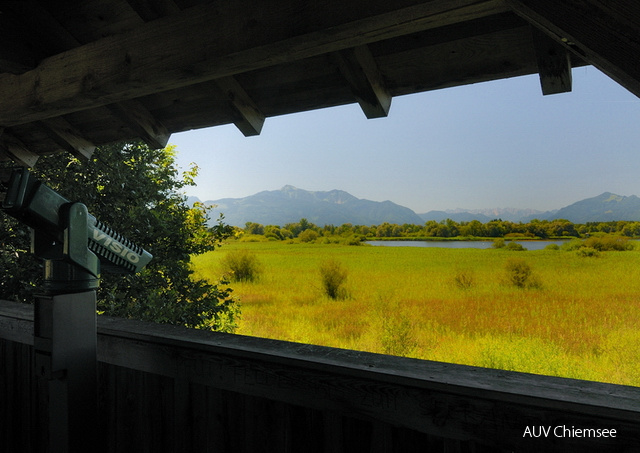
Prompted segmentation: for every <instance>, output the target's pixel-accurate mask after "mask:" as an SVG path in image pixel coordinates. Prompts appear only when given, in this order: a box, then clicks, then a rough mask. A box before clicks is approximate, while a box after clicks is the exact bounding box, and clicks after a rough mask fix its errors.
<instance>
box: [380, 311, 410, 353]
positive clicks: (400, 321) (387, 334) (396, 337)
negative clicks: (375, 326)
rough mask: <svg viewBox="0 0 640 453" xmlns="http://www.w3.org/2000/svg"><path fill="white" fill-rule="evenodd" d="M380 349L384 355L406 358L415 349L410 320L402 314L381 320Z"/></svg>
mask: <svg viewBox="0 0 640 453" xmlns="http://www.w3.org/2000/svg"><path fill="white" fill-rule="evenodd" d="M380 341H381V342H382V348H383V350H384V353H385V354H389V355H395V356H399V357H406V356H408V355H409V354H410V353H411V352H412V351H413V350H414V349H415V347H416V342H415V339H414V338H413V332H412V326H411V320H410V319H409V318H408V317H407V316H406V315H405V314H404V313H398V312H396V313H393V314H392V315H391V316H386V317H384V318H382V338H381V339H380Z"/></svg>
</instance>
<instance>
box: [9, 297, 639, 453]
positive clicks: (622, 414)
mask: <svg viewBox="0 0 640 453" xmlns="http://www.w3.org/2000/svg"><path fill="white" fill-rule="evenodd" d="M18 305H19V304H13V303H10V302H0V337H7V336H8V337H11V336H12V335H10V334H5V333H4V331H5V330H6V326H7V325H13V328H12V329H13V330H11V329H10V331H13V332H20V335H22V337H23V339H25V338H26V337H25V335H24V332H25V331H27V330H28V329H27V327H26V326H28V324H29V323H30V322H31V321H30V319H29V318H30V315H29V310H30V308H31V307H29V306H22V307H21V306H18ZM17 336H19V335H13V338H9V339H12V341H16V339H15V338H16V337H17ZM98 337H99V339H98V355H99V357H98V358H99V360H100V361H102V362H105V363H110V364H114V365H118V366H123V367H127V368H131V369H136V370H140V371H145V372H149V373H154V374H160V375H164V376H168V377H173V378H176V379H184V380H187V381H189V382H194V383H199V384H204V385H209V386H213V387H218V388H221V389H225V390H231V391H236V392H240V393H246V394H251V395H255V396H261V397H266V398H270V399H275V400H280V401H284V402H288V403H291V404H298V405H306V406H308V407H315V408H319V409H328V410H341V411H344V410H347V411H349V412H351V413H353V414H357V415H358V416H364V417H372V418H374V419H378V420H383V421H386V422H390V423H395V424H398V425H400V426H406V427H409V428H412V429H416V430H419V431H423V432H428V433H432V434H437V435H442V436H445V437H446V436H448V437H450V438H456V439H470V440H476V441H480V442H484V443H486V442H487V436H491V439H496V438H502V439H504V442H506V443H505V444H504V445H502V446H505V445H506V446H507V447H511V446H517V445H519V442H522V441H521V439H522V437H523V433H524V429H525V427H526V426H529V425H536V426H537V425H549V424H551V423H562V424H566V425H568V426H573V425H575V426H577V427H591V428H613V427H615V428H617V429H618V432H619V433H625V436H626V440H625V444H624V445H625V446H627V445H633V446H635V447H640V388H637V387H629V386H621V385H613V384H605V383H598V382H589V381H581V380H574V379H565V378H558V377H550V376H538V375H532V374H525V373H518V372H510V371H501V370H493V369H485V368H477V367H470V366H464V365H455V364H449V363H440V362H431V361H424V360H416V359H409V358H401V357H393V356H387V355H381V354H373V353H366V352H359V351H351V350H343V349H335V348H328V347H322V346H313V345H306V344H298V343H291V342H284V341H278V340H268V339H262V338H253V337H247V336H240V335H231V334H222V333H212V332H205V331H198V330H193V329H186V328H182V327H176V326H169V325H160V324H152V323H146V322H140V321H133V320H125V319H118V318H109V317H99V318H98ZM487 429H489V431H486V430H487ZM518 438H520V440H519V439H518ZM574 440H575V439H574ZM574 440H568V441H567V442H572V441H574ZM593 445H594V447H597V448H602V451H615V450H610V449H609V448H608V444H602V445H600V444H598V442H595V443H594V444H593Z"/></svg>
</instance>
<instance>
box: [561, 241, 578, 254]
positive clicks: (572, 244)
mask: <svg viewBox="0 0 640 453" xmlns="http://www.w3.org/2000/svg"><path fill="white" fill-rule="evenodd" d="M582 245H583V242H582V241H581V240H580V239H571V240H570V241H569V242H565V243H564V244H562V246H561V247H560V248H561V249H562V250H564V251H565V252H573V251H575V250H578V249H579V248H580V247H582Z"/></svg>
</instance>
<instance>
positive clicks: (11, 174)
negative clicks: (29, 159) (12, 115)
mask: <svg viewBox="0 0 640 453" xmlns="http://www.w3.org/2000/svg"><path fill="white" fill-rule="evenodd" d="M0 202H1V203H2V209H3V210H4V211H5V212H6V213H7V214H9V215H11V216H12V217H15V218H16V219H18V220H20V221H21V222H23V223H24V224H25V225H27V226H29V227H31V228H32V229H33V230H34V231H35V232H36V233H37V234H39V235H41V239H39V240H38V242H39V243H40V244H41V245H42V242H43V239H42V237H43V238H45V239H44V242H46V241H47V240H48V241H50V242H57V243H61V244H64V245H63V248H64V255H65V257H66V259H70V260H71V261H72V262H74V264H76V265H79V266H81V267H85V268H86V267H93V266H87V263H88V262H90V261H91V257H89V258H87V256H86V255H87V253H88V252H86V251H84V250H82V249H88V250H90V251H91V252H93V254H95V255H96V256H97V258H98V259H99V260H100V268H101V269H103V270H107V271H110V272H116V273H135V272H139V271H140V270H141V269H142V268H143V267H144V266H145V265H147V263H149V261H151V258H152V256H151V254H150V253H149V252H147V251H145V250H143V249H142V248H141V247H138V246H137V245H135V244H134V243H132V242H131V241H129V240H128V239H126V238H124V237H122V236H121V235H120V234H118V233H116V232H115V231H114V230H113V229H111V228H110V227H108V226H106V225H104V224H103V223H101V222H100V221H98V220H97V219H96V218H95V217H93V216H92V215H90V214H88V213H87V212H86V208H85V207H84V205H81V204H80V203H72V202H70V201H69V200H67V199H66V198H64V197H63V196H61V195H59V194H58V193H57V192H55V191H54V190H53V189H51V188H50V187H48V186H47V185H45V184H44V183H42V182H41V181H39V180H38V179H37V178H35V177H34V176H33V175H31V173H29V171H28V170H27V169H26V168H22V167H16V168H13V169H8V170H4V171H3V172H2V173H0ZM79 206H81V208H79ZM76 219H80V220H81V221H80V222H78V221H77V220H76ZM85 219H86V220H85ZM85 222H86V223H85ZM85 224H86V230H85V231H84V232H83V231H80V232H78V231H75V232H74V231H71V230H72V229H73V228H74V227H75V228H76V229H77V227H80V228H85V227H84V225H85ZM85 232H86V235H85ZM78 238H79V239H78ZM85 238H86V239H85ZM74 248H75V251H74ZM36 254H38V253H37V252H36ZM74 257H80V258H79V259H74ZM45 258H48V257H46V256H45ZM87 270H88V271H90V272H92V273H95V272H94V271H93V270H92V269H87ZM96 276H97V275H96Z"/></svg>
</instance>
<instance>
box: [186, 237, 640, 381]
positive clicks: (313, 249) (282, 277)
mask: <svg viewBox="0 0 640 453" xmlns="http://www.w3.org/2000/svg"><path fill="white" fill-rule="evenodd" d="M236 249H246V250H248V251H250V252H251V253H254V254H255V255H256V257H257V259H258V260H259V261H260V264H261V269H262V273H261V274H260V276H259V277H258V278H257V279H256V280H255V281H253V282H234V283H232V287H233V288H234V294H235V295H236V296H237V297H238V298H239V299H240V301H241V306H242V318H241V320H240V323H239V328H238V331H237V333H239V334H243V335H251V336H259V337H265V338H274V339H281V340H288V341H296V342H303V343H310V344H319V345H325V346H332V347H338V348H348V349H357V350H363V351H370V352H378V353H387V354H394V355H404V356H410V357H415V358H421V359H427V360H437V361H445V362H452V363H461V364H467V365H474V366H481V367H490V368H499V369H506V370H515V371H523V372H530V373H536V374H545V375H554V376H563V377H572V378H578V379H587V380H595V381H600V382H611V383H617V384H625V385H634V386H640V266H639V264H640V259H639V258H640V251H628V252H605V253H602V254H601V255H600V256H599V257H580V256H578V254H576V253H575V252H569V251H561V250H541V251H527V252H514V251H508V250H502V249H498V250H494V249H491V250H480V249H446V248H414V247H372V246H362V247H353V246H345V245H337V244H299V243H296V244H286V243H282V242H256V243H245V242H233V243H230V244H227V245H225V246H224V247H223V248H222V249H220V250H218V251H216V252H212V253H209V254H206V255H202V256H198V257H195V258H194V266H195V269H196V272H197V273H198V274H199V275H200V276H202V277H204V278H208V279H211V280H218V279H219V278H220V276H221V275H222V274H223V272H224V269H222V268H221V264H222V261H223V258H224V256H225V254H226V253H230V252H232V251H234V250H236ZM514 257H517V259H519V260H522V261H524V262H525V263H526V264H527V265H528V266H530V268H531V271H532V276H533V278H535V279H536V281H537V282H538V284H537V285H532V286H531V287H516V286H514V285H511V284H509V280H508V278H507V276H506V275H505V273H506V272H507V271H506V270H505V263H506V262H507V261H508V260H510V259H513V258H514ZM327 260H334V261H337V262H339V263H341V265H342V266H343V267H344V268H346V269H347V271H348V277H347V279H346V281H345V283H344V289H345V291H344V294H345V296H344V297H342V298H339V299H332V298H330V297H328V296H327V295H326V294H324V292H323V288H322V282H321V277H320V274H319V268H320V266H321V264H322V263H323V262H326V261H327Z"/></svg>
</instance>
